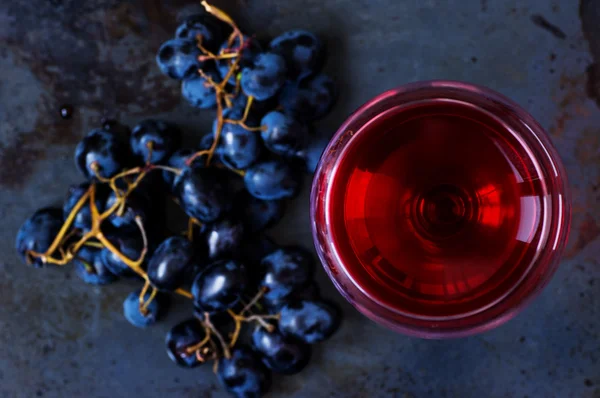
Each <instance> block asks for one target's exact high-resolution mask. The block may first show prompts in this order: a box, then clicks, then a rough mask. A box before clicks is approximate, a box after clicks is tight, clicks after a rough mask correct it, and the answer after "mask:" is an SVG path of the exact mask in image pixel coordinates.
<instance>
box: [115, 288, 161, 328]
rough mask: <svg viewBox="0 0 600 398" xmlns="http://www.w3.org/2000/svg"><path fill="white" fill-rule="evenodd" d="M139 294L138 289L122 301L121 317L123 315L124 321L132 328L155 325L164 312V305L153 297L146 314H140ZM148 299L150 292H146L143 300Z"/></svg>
mask: <svg viewBox="0 0 600 398" xmlns="http://www.w3.org/2000/svg"><path fill="white" fill-rule="evenodd" d="M141 293H142V291H141V289H138V290H136V291H135V292H133V293H131V294H129V296H127V297H126V298H125V301H123V315H125V319H127V320H128V321H129V323H131V324H132V325H133V326H135V327H138V328H145V327H148V326H150V325H153V324H155V323H156V322H157V321H158V320H159V318H160V317H161V316H162V315H163V313H164V311H165V308H164V307H165V305H164V303H162V302H161V300H160V299H159V298H158V297H155V298H154V300H152V301H151V302H150V304H148V307H147V308H146V311H147V312H146V313H142V312H141V311H140V300H139V297H140V294H141ZM149 298H150V291H148V292H146V294H145V295H144V300H148V299H149Z"/></svg>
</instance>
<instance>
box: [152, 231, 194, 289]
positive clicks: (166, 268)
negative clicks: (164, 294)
mask: <svg viewBox="0 0 600 398" xmlns="http://www.w3.org/2000/svg"><path fill="white" fill-rule="evenodd" d="M194 254H195V252H194V247H193V246H192V242H190V241H189V240H187V239H185V238H183V237H181V236H172V237H170V238H167V239H166V240H165V241H163V242H162V243H161V244H160V245H159V246H158V247H157V248H156V250H155V251H154V254H152V257H151V258H150V260H149V261H148V279H149V280H150V283H152V286H154V287H156V288H157V289H160V290H167V291H172V290H175V289H177V288H178V287H180V286H181V284H182V283H183V281H184V278H185V276H186V273H187V271H188V269H189V268H190V267H193V264H192V262H193V260H194Z"/></svg>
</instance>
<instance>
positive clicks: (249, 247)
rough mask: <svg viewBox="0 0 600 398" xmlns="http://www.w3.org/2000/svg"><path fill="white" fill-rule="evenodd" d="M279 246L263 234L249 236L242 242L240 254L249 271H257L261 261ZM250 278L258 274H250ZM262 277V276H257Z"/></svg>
mask: <svg viewBox="0 0 600 398" xmlns="http://www.w3.org/2000/svg"><path fill="white" fill-rule="evenodd" d="M278 248H279V246H277V244H276V243H275V242H274V241H273V240H272V239H271V238H269V237H268V236H266V235H263V234H250V235H248V236H247V237H246V239H244V241H243V242H242V247H241V253H242V258H243V259H244V262H245V263H246V264H248V266H249V268H250V269H258V268H259V267H260V262H261V261H262V259H263V258H264V257H265V256H267V255H268V254H271V253H272V252H274V251H275V250H277V249H278ZM251 274H252V275H251V276H257V275H258V273H255V272H252V273H251ZM258 276H259V277H262V275H258Z"/></svg>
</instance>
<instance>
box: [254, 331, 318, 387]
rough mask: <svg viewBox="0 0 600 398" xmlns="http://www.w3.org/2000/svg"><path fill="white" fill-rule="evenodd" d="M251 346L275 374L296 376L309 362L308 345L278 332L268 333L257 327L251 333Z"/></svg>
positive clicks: (309, 350) (309, 352)
mask: <svg viewBox="0 0 600 398" xmlns="http://www.w3.org/2000/svg"><path fill="white" fill-rule="evenodd" d="M252 345H253V346H254V348H255V349H256V351H258V352H259V353H261V354H262V361H263V363H264V364H265V366H266V367H267V368H269V369H271V370H272V371H273V372H275V373H280V374H284V375H293V374H296V373H298V372H300V371H301V370H302V369H304V368H305V367H306V365H308V362H309V361H310V356H311V349H310V346H309V345H307V344H305V343H302V342H299V341H294V340H292V339H289V338H287V337H285V336H284V335H282V334H281V333H280V332H279V331H278V330H275V331H273V332H268V331H267V330H266V329H265V328H263V327H262V326H257V327H256V329H254V332H253V333H252Z"/></svg>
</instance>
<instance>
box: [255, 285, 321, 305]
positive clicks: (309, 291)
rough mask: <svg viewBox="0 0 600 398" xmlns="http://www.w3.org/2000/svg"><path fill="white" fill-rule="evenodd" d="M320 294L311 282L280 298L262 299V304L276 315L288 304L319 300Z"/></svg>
mask: <svg viewBox="0 0 600 398" xmlns="http://www.w3.org/2000/svg"><path fill="white" fill-rule="evenodd" d="M320 298H321V293H320V290H319V285H317V283H316V282H315V281H311V282H310V283H309V284H308V285H307V286H306V287H303V288H298V289H296V290H294V291H293V292H292V293H291V294H290V295H288V296H285V297H282V298H275V299H274V298H271V297H270V296H269V297H263V299H262V302H263V303H264V304H265V306H267V307H268V308H269V310H270V311H271V312H273V313H278V312H279V311H281V309H282V308H283V307H284V306H285V305H286V304H288V303H291V302H297V301H300V300H319V299H320Z"/></svg>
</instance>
